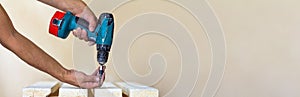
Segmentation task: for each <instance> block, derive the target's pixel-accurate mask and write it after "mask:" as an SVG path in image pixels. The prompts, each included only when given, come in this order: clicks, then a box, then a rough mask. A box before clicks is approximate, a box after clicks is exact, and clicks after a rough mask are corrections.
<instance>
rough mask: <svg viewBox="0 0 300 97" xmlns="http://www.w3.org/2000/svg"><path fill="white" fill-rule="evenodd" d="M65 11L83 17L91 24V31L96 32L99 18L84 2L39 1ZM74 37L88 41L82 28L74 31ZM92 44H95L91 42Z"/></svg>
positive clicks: (65, 0) (78, 0) (70, 0)
mask: <svg viewBox="0 0 300 97" xmlns="http://www.w3.org/2000/svg"><path fill="white" fill-rule="evenodd" d="M38 1H40V2H43V3H45V4H48V5H50V6H53V7H55V8H58V9H60V10H63V11H70V12H71V13H73V14H74V15H76V16H78V17H81V18H83V19H85V20H87V21H88V22H89V30H90V31H94V29H95V27H96V23H97V18H96V16H95V14H94V13H93V12H92V11H91V9H90V8H89V7H88V6H87V5H86V4H85V3H84V2H83V1H82V0H38ZM73 35H74V36H76V37H78V38H79V39H80V40H82V39H83V40H85V41H88V40H89V39H88V37H87V32H86V31H85V30H83V29H81V28H77V29H76V30H74V31H73ZM90 44H94V43H93V42H92V41H90Z"/></svg>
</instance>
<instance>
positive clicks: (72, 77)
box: [62, 69, 103, 89]
mask: <svg viewBox="0 0 300 97" xmlns="http://www.w3.org/2000/svg"><path fill="white" fill-rule="evenodd" d="M98 71H99V70H98V69H97V70H95V72H94V73H93V74H92V75H86V74H85V73H83V72H80V71H76V70H69V71H68V73H67V75H66V77H64V78H63V79H65V80H62V81H64V82H66V83H70V84H72V85H75V86H78V87H81V88H88V89H90V88H95V87H99V86H101V85H102V84H103V81H101V80H100V79H99V76H98V74H99V73H98Z"/></svg>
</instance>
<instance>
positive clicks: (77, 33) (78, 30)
mask: <svg viewBox="0 0 300 97" xmlns="http://www.w3.org/2000/svg"><path fill="white" fill-rule="evenodd" d="M73 34H74V36H76V37H78V38H79V39H80V40H81V28H79V27H78V28H76V29H75V30H73Z"/></svg>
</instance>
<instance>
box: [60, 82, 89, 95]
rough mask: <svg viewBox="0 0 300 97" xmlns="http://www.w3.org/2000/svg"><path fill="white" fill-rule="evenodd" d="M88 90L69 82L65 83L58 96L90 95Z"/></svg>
mask: <svg viewBox="0 0 300 97" xmlns="http://www.w3.org/2000/svg"><path fill="white" fill-rule="evenodd" d="M88 91H89V90H88V89H83V88H79V87H76V86H73V85H70V84H67V83H63V84H62V86H61V87H60V89H59V94H58V97H89V96H88V93H89V92H88Z"/></svg>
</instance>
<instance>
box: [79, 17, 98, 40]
mask: <svg viewBox="0 0 300 97" xmlns="http://www.w3.org/2000/svg"><path fill="white" fill-rule="evenodd" d="M76 24H77V27H79V28H82V29H84V30H85V31H86V32H87V37H88V38H89V40H90V41H96V37H97V36H96V33H94V32H91V31H90V30H89V22H88V21H86V20H85V19H83V18H80V17H76Z"/></svg>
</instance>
